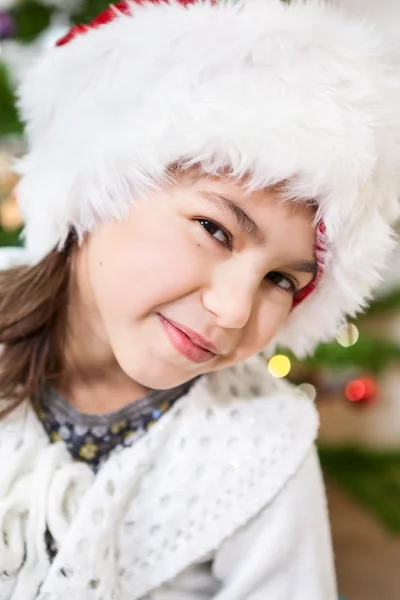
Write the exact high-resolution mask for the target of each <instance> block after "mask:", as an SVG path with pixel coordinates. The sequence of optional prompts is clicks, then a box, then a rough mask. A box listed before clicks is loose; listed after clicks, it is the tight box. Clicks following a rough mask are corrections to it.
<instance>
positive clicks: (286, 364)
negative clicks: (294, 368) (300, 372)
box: [268, 354, 291, 378]
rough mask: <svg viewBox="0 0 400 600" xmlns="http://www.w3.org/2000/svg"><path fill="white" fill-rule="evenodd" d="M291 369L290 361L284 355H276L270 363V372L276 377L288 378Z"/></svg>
mask: <svg viewBox="0 0 400 600" xmlns="http://www.w3.org/2000/svg"><path fill="white" fill-rule="evenodd" d="M290 368H291V364H290V360H289V359H288V357H287V356H285V355H284V354H276V355H275V356H273V357H272V358H271V359H270V361H269V362H268V371H269V372H270V373H271V375H273V376H274V377H278V378H279V377H286V375H288V373H289V371H290Z"/></svg>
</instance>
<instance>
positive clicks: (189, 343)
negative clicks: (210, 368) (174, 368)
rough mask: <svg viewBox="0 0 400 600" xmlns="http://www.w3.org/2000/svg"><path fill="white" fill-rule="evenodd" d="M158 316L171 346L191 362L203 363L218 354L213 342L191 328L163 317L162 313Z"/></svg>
mask: <svg viewBox="0 0 400 600" xmlns="http://www.w3.org/2000/svg"><path fill="white" fill-rule="evenodd" d="M159 318H160V322H161V324H162V326H163V328H164V330H165V332H166V334H167V335H168V337H169V339H170V341H171V342H172V344H173V346H174V347H175V348H176V350H178V352H180V353H181V354H183V355H184V356H185V357H186V358H188V359H189V360H191V361H192V362H195V363H204V362H207V361H209V360H211V359H212V358H214V356H215V355H216V354H218V352H217V349H216V347H215V346H214V344H212V343H211V342H209V341H208V340H206V339H205V338H203V337H202V336H201V335H199V334H198V333H196V332H195V331H193V330H192V329H189V328H188V327H185V326H184V325H180V324H179V323H176V322H175V321H171V320H169V319H165V318H164V317H163V316H162V315H159Z"/></svg>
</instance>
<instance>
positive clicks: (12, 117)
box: [0, 62, 22, 137]
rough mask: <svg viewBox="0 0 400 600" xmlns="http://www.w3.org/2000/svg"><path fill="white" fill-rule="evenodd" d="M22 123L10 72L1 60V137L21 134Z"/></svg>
mask: <svg viewBox="0 0 400 600" xmlns="http://www.w3.org/2000/svg"><path fill="white" fill-rule="evenodd" d="M21 132H22V124H21V122H20V121H19V119H18V114H17V110H16V108H15V97H14V92H13V89H12V85H11V81H10V77H9V73H8V71H7V69H6V67H5V65H4V64H2V63H1V62H0V137H2V136H7V135H13V134H20V133H21Z"/></svg>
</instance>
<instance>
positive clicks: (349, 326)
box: [336, 323, 360, 348]
mask: <svg viewBox="0 0 400 600" xmlns="http://www.w3.org/2000/svg"><path fill="white" fill-rule="evenodd" d="M359 337H360V333H359V331H358V329H357V327H356V326H355V325H353V323H345V324H344V325H342V326H341V327H340V329H339V333H338V335H337V337H336V339H337V341H338V343H339V344H340V345H341V346H343V347H344V348H349V347H350V346H354V344H356V343H357V341H358V338H359Z"/></svg>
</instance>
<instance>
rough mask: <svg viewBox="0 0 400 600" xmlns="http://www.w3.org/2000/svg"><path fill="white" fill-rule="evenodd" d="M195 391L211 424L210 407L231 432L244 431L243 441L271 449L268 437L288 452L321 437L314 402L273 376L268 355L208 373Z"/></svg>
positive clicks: (293, 452) (226, 430) (242, 432)
mask: <svg viewBox="0 0 400 600" xmlns="http://www.w3.org/2000/svg"><path fill="white" fill-rule="evenodd" d="M204 392H207V393H204ZM197 394H198V401H199V402H200V403H201V405H202V408H203V412H204V406H205V405H206V406H207V407H208V416H209V419H208V425H207V427H209V422H210V412H211V413H213V414H214V415H215V416H216V417H218V418H219V421H220V422H219V425H220V426H222V425H223V424H224V431H225V432H226V433H227V434H228V435H232V432H233V431H236V432H237V433H238V434H239V433H240V439H241V443H242V444H243V445H247V446H249V447H250V446H251V445H254V444H256V445H258V446H259V447H260V448H261V447H263V446H265V452H266V453H269V452H270V449H271V448H270V447H269V446H268V442H270V443H273V444H275V445H279V446H280V447H281V450H282V453H283V454H285V455H289V456H290V455H292V454H295V453H296V452H297V453H298V447H299V446H302V447H304V452H306V451H307V450H309V449H310V448H311V446H312V444H313V442H314V441H315V439H316V437H317V432H318V425H319V420H318V413H317V410H316V407H315V405H314V403H313V402H311V401H310V400H309V399H308V398H307V397H306V396H305V395H303V394H300V393H298V392H297V391H296V390H295V389H294V387H293V386H292V385H291V384H290V383H288V382H287V381H284V380H278V379H275V378H273V377H272V376H271V375H270V374H269V373H268V370H267V366H266V363H265V360H264V359H262V358H260V357H258V356H257V357H253V358H252V359H250V360H249V361H246V362H245V363H242V364H240V365H237V366H235V367H233V368H230V369H226V370H224V371H221V372H217V373H214V374H211V375H209V376H207V377H206V378H205V381H204V382H203V389H202V390H199V391H198V392H197ZM193 395H196V389H194V390H193ZM206 399H207V400H206ZM220 435H221V437H222V438H223V437H224V434H223V433H221V434H220ZM259 438H260V439H259ZM257 442H258V443H257Z"/></svg>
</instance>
